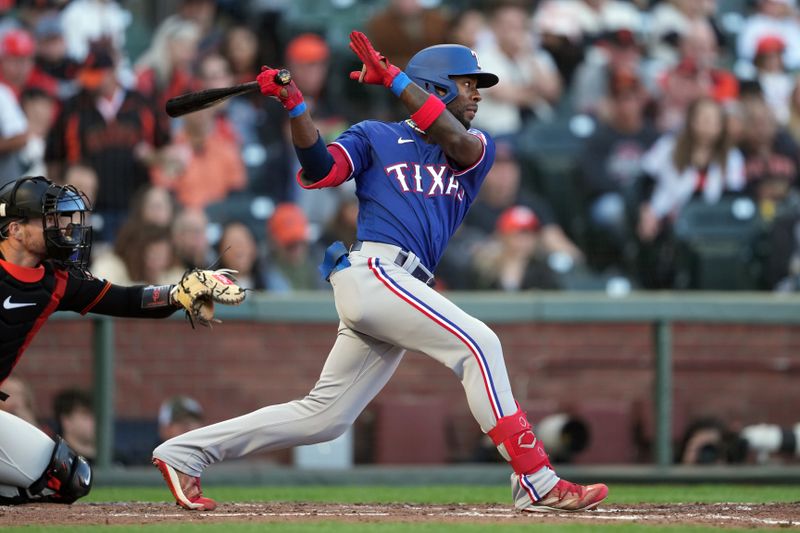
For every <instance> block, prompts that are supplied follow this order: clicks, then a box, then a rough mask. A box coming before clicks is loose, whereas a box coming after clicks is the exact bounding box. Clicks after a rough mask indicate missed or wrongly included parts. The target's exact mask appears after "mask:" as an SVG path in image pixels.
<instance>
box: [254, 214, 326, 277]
mask: <svg viewBox="0 0 800 533" xmlns="http://www.w3.org/2000/svg"><path fill="white" fill-rule="evenodd" d="M267 230H268V232H269V236H270V241H271V243H272V248H271V253H270V257H269V262H268V265H267V270H266V272H267V273H266V278H267V279H266V284H267V290H269V291H273V292H289V291H296V290H309V289H322V288H325V287H327V286H329V285H328V283H327V282H324V281H323V280H322V279H321V278H320V275H319V272H318V271H317V263H318V262H319V261H318V259H321V258H317V257H314V256H313V254H312V246H311V245H312V241H311V235H310V234H309V226H308V219H306V215H305V213H303V210H302V209H301V208H300V207H299V206H297V205H296V204H292V203H283V204H279V205H278V206H277V207H276V208H275V212H274V213H273V214H272V217H271V218H270V219H269V220H268V221H267Z"/></svg>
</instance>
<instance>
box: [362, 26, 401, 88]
mask: <svg viewBox="0 0 800 533" xmlns="http://www.w3.org/2000/svg"><path fill="white" fill-rule="evenodd" d="M350 50H352V51H353V52H355V54H356V55H357V56H358V58H359V59H360V60H361V62H362V63H364V67H363V68H362V69H361V70H360V71H355V72H351V73H350V79H351V80H358V81H359V82H361V83H370V84H373V85H383V86H385V87H391V86H392V82H393V81H394V78H395V77H396V76H397V75H398V74H400V73H401V72H402V70H400V69H399V68H397V67H396V66H394V65H392V64H391V63H389V61H388V60H387V59H386V57H384V56H383V55H382V54H381V53H380V52H378V51H376V50H375V48H373V47H372V43H371V42H369V39H367V36H366V35H364V34H363V33H361V32H360V31H353V32H350Z"/></svg>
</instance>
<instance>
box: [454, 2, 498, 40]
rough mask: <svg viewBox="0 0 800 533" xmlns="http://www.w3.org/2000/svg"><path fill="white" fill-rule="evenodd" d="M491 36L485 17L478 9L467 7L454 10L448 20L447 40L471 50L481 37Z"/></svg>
mask: <svg viewBox="0 0 800 533" xmlns="http://www.w3.org/2000/svg"><path fill="white" fill-rule="evenodd" d="M486 38H491V30H489V27H488V26H487V21H486V17H485V16H484V14H483V12H482V11H480V10H479V9H474V8H468V9H464V10H461V11H458V12H456V14H455V15H454V16H453V18H452V19H451V20H450V28H449V30H448V38H447V42H449V43H454V44H461V45H464V46H466V47H467V48H472V49H473V50H474V49H475V48H477V47H478V43H479V42H480V41H481V40H482V39H486Z"/></svg>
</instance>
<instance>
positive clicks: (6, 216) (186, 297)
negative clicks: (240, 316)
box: [0, 176, 244, 505]
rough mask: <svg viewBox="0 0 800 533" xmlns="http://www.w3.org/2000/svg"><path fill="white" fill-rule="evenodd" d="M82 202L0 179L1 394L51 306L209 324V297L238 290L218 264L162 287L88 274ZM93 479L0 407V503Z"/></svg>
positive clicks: (71, 492) (60, 190)
mask: <svg viewBox="0 0 800 533" xmlns="http://www.w3.org/2000/svg"><path fill="white" fill-rule="evenodd" d="M89 211H90V208H89V203H88V200H87V199H86V197H85V196H84V195H83V194H82V193H81V192H80V191H78V189H76V188H75V187H73V186H69V185H68V186H60V185H56V184H54V183H53V182H51V181H50V180H48V179H46V178H43V177H41V176H36V177H24V178H20V179H18V180H15V181H12V182H10V183H8V184H6V185H5V186H3V187H2V188H0V300H2V304H0V305H1V307H0V324H2V327H0V400H5V399H6V398H7V397H8V396H7V395H6V394H4V393H2V385H3V382H4V381H5V380H6V378H7V377H8V376H9V375H10V374H11V371H12V370H13V368H14V366H15V365H16V364H17V362H18V361H19V359H20V357H21V356H22V353H23V352H24V351H25V348H27V347H28V345H29V344H30V343H31V341H32V340H33V337H34V336H35V335H36V334H37V333H38V331H39V329H40V328H41V327H42V325H44V322H45V321H46V320H47V318H48V317H49V316H50V315H51V314H52V313H54V312H55V311H75V312H79V313H81V314H86V313H89V312H92V313H99V314H103V315H113V316H125V317H141V318H163V317H166V316H169V315H171V314H172V313H173V312H175V311H176V310H178V309H180V308H184V309H185V310H187V312H188V313H189V316H190V318H191V319H192V320H193V324H194V322H200V323H203V324H206V323H208V322H209V321H210V320H212V319H213V303H212V302H213V301H217V302H220V303H238V302H241V301H242V300H243V299H244V291H243V290H242V289H240V288H239V287H238V286H237V285H236V284H234V283H233V282H232V281H231V280H230V279H229V278H228V277H227V272H221V271H217V272H212V271H201V270H194V271H190V272H188V273H187V274H186V275H184V277H183V279H181V281H180V283H179V284H178V285H174V286H173V285H164V286H159V287H155V286H147V287H145V286H134V287H121V286H118V285H112V284H111V283H109V282H107V281H104V280H100V279H95V278H93V277H92V276H91V275H90V274H89V273H88V272H87V270H86V262H87V260H88V258H89V252H90V249H91V234H92V233H91V231H92V229H91V226H90V225H88V224H87V220H86V217H87V215H88V213H89ZM218 293H224V294H223V295H222V296H220V295H219V294H218ZM91 485H92V470H91V467H90V466H89V464H88V463H87V461H86V459H84V458H83V457H81V456H80V455H78V454H77V453H75V451H74V450H72V449H71V448H70V447H69V445H67V444H66V442H65V441H64V440H63V439H61V437H58V436H57V437H56V438H55V440H53V439H51V438H50V437H48V436H47V435H46V434H44V433H43V432H42V431H40V430H39V429H38V428H36V427H35V426H33V425H31V424H29V423H28V422H25V421H24V420H22V419H21V418H17V417H16V416H13V415H11V414H9V413H6V412H5V411H0V505H14V504H21V503H30V502H55V503H72V502H74V501H75V500H77V499H78V498H80V497H82V496H85V495H86V494H87V493H88V492H89V490H90V488H91Z"/></svg>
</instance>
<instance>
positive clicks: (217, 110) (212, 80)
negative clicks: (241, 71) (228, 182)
mask: <svg viewBox="0 0 800 533" xmlns="http://www.w3.org/2000/svg"><path fill="white" fill-rule="evenodd" d="M195 83H197V84H199V85H198V87H199V89H201V90H205V89H220V88H222V87H230V86H231V85H233V84H234V80H233V74H231V68H230V64H229V63H228V60H227V59H225V58H224V57H223V56H221V55H220V54H218V53H216V52H212V53H209V54H207V55H204V56H203V57H201V58H200V59H199V61H198V62H197V71H196V79H195ZM253 96H254V95H252V94H250V95H243V96H242V97H241V98H235V99H231V100H225V101H224V102H220V103H219V104H217V105H215V106H213V107H212V108H210V109H212V110H213V113H214V129H215V130H216V131H217V133H219V134H220V135H222V136H223V137H225V138H227V139H229V140H230V141H232V142H235V143H237V144H245V143H244V140H243V139H244V138H245V137H244V135H245V131H246V130H247V128H248V126H247V125H240V124H239V122H240V121H243V122H245V124H248V125H249V123H251V122H253V121H254V120H257V119H254V118H252V117H251V115H250V113H252V114H256V110H255V108H254V107H253V106H251V105H249V106H247V107H248V112H249V113H247V114H245V113H238V114H235V115H232V114H231V107H232V104H233V101H234V100H236V101H237V102H239V101H242V100H251V99H252V98H253ZM179 124H180V121H173V125H175V126H177V125H179ZM244 153H245V152H244V150H242V154H244Z"/></svg>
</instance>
